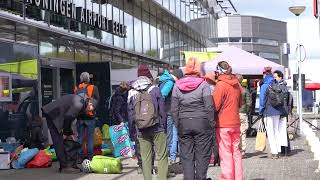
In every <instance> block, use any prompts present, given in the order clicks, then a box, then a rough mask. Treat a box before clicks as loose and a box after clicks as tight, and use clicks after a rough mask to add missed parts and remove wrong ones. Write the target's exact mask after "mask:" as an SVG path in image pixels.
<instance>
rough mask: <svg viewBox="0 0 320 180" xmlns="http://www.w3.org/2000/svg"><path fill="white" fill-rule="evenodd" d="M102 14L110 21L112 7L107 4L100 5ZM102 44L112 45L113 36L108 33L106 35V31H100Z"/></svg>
mask: <svg viewBox="0 0 320 180" xmlns="http://www.w3.org/2000/svg"><path fill="white" fill-rule="evenodd" d="M102 14H104V15H105V14H106V17H107V18H108V19H112V18H113V16H112V5H111V4H109V3H106V4H103V5H102ZM102 42H103V43H106V44H110V45H113V35H112V34H110V33H107V32H106V31H102Z"/></svg>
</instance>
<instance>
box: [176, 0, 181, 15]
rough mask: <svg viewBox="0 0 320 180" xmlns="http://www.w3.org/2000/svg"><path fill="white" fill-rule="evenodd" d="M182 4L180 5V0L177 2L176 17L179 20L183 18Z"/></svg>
mask: <svg viewBox="0 0 320 180" xmlns="http://www.w3.org/2000/svg"><path fill="white" fill-rule="evenodd" d="M180 11H181V4H180V0H178V1H176V16H177V17H178V18H181V14H180V13H181V12H180Z"/></svg>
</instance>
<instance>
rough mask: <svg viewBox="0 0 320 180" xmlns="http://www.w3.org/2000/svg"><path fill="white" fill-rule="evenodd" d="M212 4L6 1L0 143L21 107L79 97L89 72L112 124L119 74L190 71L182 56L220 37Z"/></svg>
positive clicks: (0, 21)
mask: <svg viewBox="0 0 320 180" xmlns="http://www.w3.org/2000/svg"><path fill="white" fill-rule="evenodd" d="M205 3H208V2H207V1H196V0H177V1H173V0H2V1H0V119H1V121H0V122H1V123H0V138H1V137H5V136H8V133H10V132H9V129H10V127H6V126H4V124H7V125H8V124H9V123H6V122H7V121H10V120H15V119H19V112H22V111H24V110H23V106H22V104H24V103H26V104H28V103H30V102H32V103H33V104H34V105H33V111H39V107H41V106H42V105H45V104H47V103H49V102H51V101H53V100H54V99H56V98H59V97H60V96H62V95H64V94H69V93H73V88H74V86H75V85H76V83H77V82H78V76H79V74H80V73H81V72H83V71H88V72H89V73H90V74H91V78H92V82H93V83H94V84H95V85H97V86H98V88H99V91H100V97H101V102H100V106H99V110H98V117H99V118H100V119H102V121H105V120H106V117H107V114H106V103H105V102H106V100H107V99H108V97H109V96H110V94H111V91H112V85H117V84H118V83H119V80H120V79H121V78H119V77H118V76H119V73H117V71H121V72H123V73H122V74H121V76H122V75H123V76H126V73H127V72H134V70H133V69H135V68H136V67H137V66H138V65H139V64H142V63H143V64H148V65H149V67H150V69H152V70H153V71H154V73H155V74H156V72H157V71H158V69H159V68H163V67H166V66H168V65H169V64H172V65H174V66H176V67H178V66H180V65H183V62H182V57H181V53H180V52H181V51H205V50H206V48H207V46H208V43H210V42H209V40H208V39H210V38H214V37H216V16H215V15H214V13H212V10H211V11H210V9H208V8H207V7H206V6H205ZM113 72H115V73H114V75H115V76H117V77H115V76H113ZM127 77H128V76H127ZM129 77H130V78H132V79H134V78H135V77H132V76H131V75H129ZM124 80H127V79H124ZM29 96H32V97H31V98H29V99H26V97H29ZM26 111H27V110H26ZM28 111H30V110H28ZM20 114H21V113H20Z"/></svg>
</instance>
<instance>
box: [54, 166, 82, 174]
mask: <svg viewBox="0 0 320 180" xmlns="http://www.w3.org/2000/svg"><path fill="white" fill-rule="evenodd" d="M59 172H60V173H65V174H78V173H80V169H77V168H73V167H67V168H60V169H59Z"/></svg>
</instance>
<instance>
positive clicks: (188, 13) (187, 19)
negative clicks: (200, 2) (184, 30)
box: [186, 0, 190, 22]
mask: <svg viewBox="0 0 320 180" xmlns="http://www.w3.org/2000/svg"><path fill="white" fill-rule="evenodd" d="M189 21H190V1H189V0H186V22H189Z"/></svg>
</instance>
